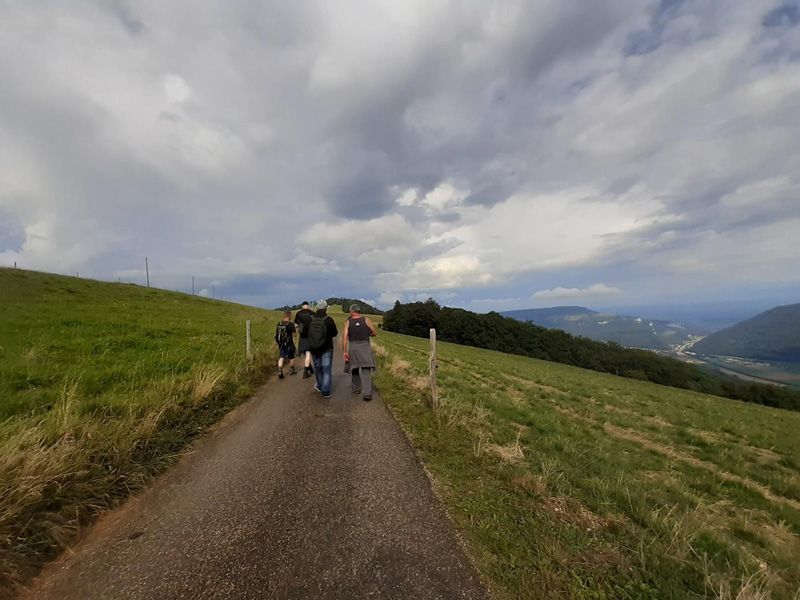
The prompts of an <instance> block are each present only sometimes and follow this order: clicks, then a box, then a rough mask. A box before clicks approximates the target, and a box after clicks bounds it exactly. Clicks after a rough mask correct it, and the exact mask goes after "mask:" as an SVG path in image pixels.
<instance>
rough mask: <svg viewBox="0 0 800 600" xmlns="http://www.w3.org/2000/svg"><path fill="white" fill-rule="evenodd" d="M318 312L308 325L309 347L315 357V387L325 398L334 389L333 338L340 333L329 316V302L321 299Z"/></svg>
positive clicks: (317, 305)
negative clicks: (332, 386)
mask: <svg viewBox="0 0 800 600" xmlns="http://www.w3.org/2000/svg"><path fill="white" fill-rule="evenodd" d="M316 309H317V310H316V312H315V313H314V316H313V317H312V319H311V324H310V325H309V326H308V347H309V350H311V357H312V358H313V359H314V376H315V377H316V378H317V385H315V386H314V389H315V390H317V391H318V392H320V393H321V394H322V397H323V398H330V397H331V394H332V392H333V390H332V389H331V385H332V379H333V378H332V370H333V339H334V338H335V337H336V336H337V335H339V330H338V329H337V327H336V321H334V320H333V318H332V317H330V316H328V312H327V310H328V303H327V301H325V300H320V301H318V302H317V304H316Z"/></svg>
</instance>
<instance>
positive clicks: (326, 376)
mask: <svg viewBox="0 0 800 600" xmlns="http://www.w3.org/2000/svg"><path fill="white" fill-rule="evenodd" d="M314 362H315V364H314V367H315V368H316V366H317V365H316V361H314ZM315 370H316V369H315ZM320 370H321V371H322V375H321V376H320V379H321V381H322V385H321V386H320V388H319V389H320V391H321V392H322V395H323V396H330V395H331V392H332V391H333V390H331V383H332V370H333V350H326V351H325V352H323V353H322V356H321V357H320Z"/></svg>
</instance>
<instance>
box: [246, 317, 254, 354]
mask: <svg viewBox="0 0 800 600" xmlns="http://www.w3.org/2000/svg"><path fill="white" fill-rule="evenodd" d="M245 332H246V336H247V360H252V358H253V351H252V349H251V348H250V319H247V321H246V323H245Z"/></svg>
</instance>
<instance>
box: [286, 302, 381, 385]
mask: <svg viewBox="0 0 800 600" xmlns="http://www.w3.org/2000/svg"><path fill="white" fill-rule="evenodd" d="M348 313H349V316H348V317H347V320H346V321H345V324H344V332H343V333H342V342H341V351H342V358H343V360H344V364H345V371H346V372H349V373H350V379H351V386H352V391H353V394H359V395H361V397H362V398H363V399H364V400H366V401H369V400H372V373H373V371H374V370H375V357H374V356H373V354H372V347H371V345H370V341H369V338H370V337H373V336H375V335H376V334H377V330H376V329H375V326H374V325H373V324H372V322H371V321H370V320H369V318H367V317H365V316H363V315H362V314H361V307H360V306H359V305H358V304H351V305H350V307H349V309H348ZM295 335H297V337H298V343H297V344H295ZM338 335H339V329H338V327H337V326H336V321H334V319H333V317H331V316H330V315H328V302H327V301H326V300H319V301H317V302H316V303H315V304H314V310H312V309H311V306H310V304H309V303H308V302H303V304H302V305H301V308H300V310H298V311H297V314H296V315H295V316H294V319H292V311H290V310H286V311H284V313H283V319H282V320H281V321H280V322H279V323H278V325H277V327H276V328H275V343H276V344H278V353H279V358H278V378H280V379H283V378H284V377H285V374H284V371H283V367H284V365H285V364H287V363H288V365H289V375H296V374H297V369H295V367H294V360H295V358H296V357H299V358H301V359H302V360H303V378H304V379H306V378H308V377H311V376H312V375H314V377H315V378H316V385H315V386H314V389H315V390H316V391H318V392H319V393H320V394H322V397H323V398H330V397H331V396H332V394H333V389H332V381H333V376H332V371H333V351H334V340H335V339H336V337H337V336H338Z"/></svg>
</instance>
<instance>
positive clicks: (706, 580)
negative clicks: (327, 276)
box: [378, 332, 800, 600]
mask: <svg viewBox="0 0 800 600" xmlns="http://www.w3.org/2000/svg"><path fill="white" fill-rule="evenodd" d="M378 343H379V344H380V346H381V348H382V350H381V354H382V355H383V356H382V358H381V362H382V367H383V368H382V369H381V374H380V376H379V380H378V382H379V385H380V387H381V392H382V395H383V397H384V398H385V399H386V401H387V402H388V403H389V405H390V406H391V408H392V410H393V411H394V412H395V414H396V415H397V417H398V419H399V420H400V422H401V423H402V425H403V427H404V428H405V429H406V431H407V432H408V434H409V437H410V439H411V440H412V442H413V443H414V445H415V446H416V448H417V449H418V451H419V453H420V455H421V457H422V459H423V460H424V461H425V462H426V464H427V466H428V468H429V469H430V471H431V472H432V474H433V476H434V478H435V480H436V481H437V484H438V487H439V489H440V492H441V494H442V496H443V497H444V499H445V501H446V503H447V504H448V507H449V509H450V512H451V514H452V515H453V518H454V520H455V522H456V524H457V526H458V527H459V529H460V530H461V531H462V533H463V534H464V536H465V538H466V539H467V540H468V543H469V546H470V548H471V549H472V552H473V555H474V557H475V560H476V563H477V565H478V567H479V569H480V570H481V571H482V573H484V575H485V576H486V577H487V578H488V579H489V580H490V581H491V583H492V585H493V587H494V589H495V591H496V592H497V595H498V596H499V597H508V598H519V597H529V598H609V599H610V598H704V597H710V598H740V599H744V598H762V597H764V598H766V597H771V598H786V599H793V600H794V599H796V598H797V595H796V594H797V590H798V589H800V495H798V492H800V471H799V470H798V465H800V436H798V434H797V432H798V431H800V414H797V413H793V412H789V411H782V410H778V409H772V408H767V407H762V406H756V405H752V404H746V403H742V402H736V401H732V400H729V399H723V398H717V397H713V396H706V395H702V394H696V393H692V392H688V391H685V390H679V389H674V388H667V387H663V386H658V385H653V384H649V383H645V382H640V381H635V380H631V379H622V378H619V377H614V376H612V375H606V374H601V373H596V372H593V371H586V370H583V369H578V368H573V367H568V366H565V365H560V364H556V363H549V362H544V361H537V360H532V359H527V358H523V357H519V356H513V355H506V354H501V353H497V352H491V351H486V350H479V349H473V348H467V347H462V346H456V345H453V344H443V343H440V344H439V348H438V350H439V359H440V360H439V371H438V382H439V390H440V402H441V405H440V408H439V411H438V413H437V414H433V413H432V412H431V410H430V409H429V408H428V407H427V405H426V403H425V399H426V394H427V389H426V387H425V386H420V385H415V384H414V382H417V381H419V380H420V379H421V380H423V381H424V380H425V375H426V371H427V356H428V354H427V353H428V343H427V340H423V339H418V338H412V337H407V336H402V335H398V334H390V333H385V332H384V333H382V334H381V336H380V340H379V342H378Z"/></svg>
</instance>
